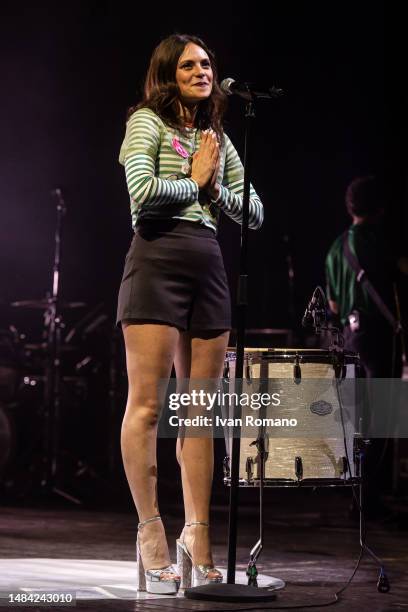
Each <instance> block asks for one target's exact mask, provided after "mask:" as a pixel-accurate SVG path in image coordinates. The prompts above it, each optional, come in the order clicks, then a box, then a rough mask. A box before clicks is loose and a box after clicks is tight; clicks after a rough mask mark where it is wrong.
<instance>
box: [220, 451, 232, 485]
mask: <svg viewBox="0 0 408 612" xmlns="http://www.w3.org/2000/svg"><path fill="white" fill-rule="evenodd" d="M222 471H223V474H224V481H225V480H226V479H228V478H230V477H231V470H230V458H229V456H228V455H226V456H225V457H224V459H223V460H222Z"/></svg>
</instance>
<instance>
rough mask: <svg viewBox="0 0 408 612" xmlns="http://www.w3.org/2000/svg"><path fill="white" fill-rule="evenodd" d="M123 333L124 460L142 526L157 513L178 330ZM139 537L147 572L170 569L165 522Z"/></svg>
mask: <svg viewBox="0 0 408 612" xmlns="http://www.w3.org/2000/svg"><path fill="white" fill-rule="evenodd" d="M123 334H124V339H125V346H126V365H127V373H128V381H129V393H128V401H127V406H126V412H125V416H124V419H123V424H122V435H121V446H122V457H123V463H124V467H125V472H126V476H127V479H128V482H129V487H130V490H131V492H132V496H133V500H134V502H135V506H136V509H137V513H138V515H139V521H141V522H142V521H144V520H146V519H148V518H151V517H153V516H156V515H158V514H159V509H158V503H157V459H156V436H157V422H158V413H159V409H160V405H161V401H162V399H163V398H162V397H159V392H158V383H159V381H160V380H161V379H168V378H169V376H170V373H171V367H172V364H173V360H174V354H175V351H176V346H177V343H178V339H179V331H178V330H177V329H176V328H175V327H170V326H168V325H158V324H129V325H126V324H124V325H123ZM139 537H140V543H141V549H142V557H143V563H144V566H145V568H146V569H156V568H157V569H158V568H163V567H166V566H168V565H170V556H169V550H168V546H167V542H166V537H165V533H164V528H163V525H162V523H161V521H155V522H152V523H148V524H147V525H145V526H144V527H143V529H142V530H141V531H140V533H139ZM144 544H146V545H144Z"/></svg>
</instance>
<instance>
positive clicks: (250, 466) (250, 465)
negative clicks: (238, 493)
mask: <svg viewBox="0 0 408 612" xmlns="http://www.w3.org/2000/svg"><path fill="white" fill-rule="evenodd" d="M253 466H254V460H253V459H252V457H247V460H246V463H245V472H246V476H247V481H248V482H251V481H252V479H253V477H254V470H253Z"/></svg>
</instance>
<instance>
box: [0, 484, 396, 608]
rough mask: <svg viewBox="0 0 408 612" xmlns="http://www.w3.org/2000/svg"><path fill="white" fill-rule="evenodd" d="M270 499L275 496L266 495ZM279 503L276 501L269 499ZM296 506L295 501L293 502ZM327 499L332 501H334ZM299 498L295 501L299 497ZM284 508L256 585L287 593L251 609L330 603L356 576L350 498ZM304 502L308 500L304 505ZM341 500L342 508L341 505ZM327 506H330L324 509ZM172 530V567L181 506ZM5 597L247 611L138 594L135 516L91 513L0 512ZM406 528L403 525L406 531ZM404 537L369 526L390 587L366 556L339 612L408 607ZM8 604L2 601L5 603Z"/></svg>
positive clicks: (248, 539)
mask: <svg viewBox="0 0 408 612" xmlns="http://www.w3.org/2000/svg"><path fill="white" fill-rule="evenodd" d="M269 497H271V494H269ZM272 497H273V494H272ZM288 499H289V501H290V496H289V497H288V496H287V498H286V501H288ZM327 500H329V502H328V501H327ZM292 501H293V500H292ZM294 501H295V502H296V503H294V504H289V505H288V506H285V504H281V503H279V505H275V507H271V504H270V501H269V502H268V507H267V510H266V524H265V531H266V534H265V535H266V539H265V548H264V551H263V553H262V555H261V558H260V560H259V563H258V571H259V584H260V586H267V585H268V584H269V583H270V577H275V578H280V579H282V580H284V581H285V582H286V587H285V588H284V589H283V590H281V591H278V592H277V599H276V601H275V602H271V603H267V604H263V605H259V604H252V605H249V606H245V609H246V610H248V609H249V608H250V609H251V610H265V609H275V608H276V609H282V608H283V607H285V608H287V607H290V606H301V607H297V609H303V606H304V605H310V604H312V603H314V604H318V607H316V608H314V609H317V610H319V609H323V607H322V605H323V604H324V603H326V602H329V601H330V600H332V599H333V595H334V593H335V591H337V590H339V589H340V588H341V586H342V585H343V584H344V583H345V582H346V581H347V579H348V578H349V577H350V575H351V573H352V570H353V568H354V565H355V562H356V559H357V557H358V552H359V543H358V528H357V524H356V522H355V521H353V520H352V519H350V518H349V517H348V516H347V504H346V503H345V501H344V500H340V503H338V501H339V500H337V501H336V499H335V498H333V499H332V500H331V501H330V494H328V493H325V495H324V500H323V502H324V503H322V504H317V505H316V504H312V505H311V504H309V503H307V504H306V505H305V504H303V505H302V506H299V503H298V502H297V501H296V499H294ZM306 501H307V500H306ZM334 502H336V503H335V504H334ZM322 508H324V509H322ZM164 518H165V524H166V527H167V533H168V538H169V544H170V547H171V553H172V559H173V560H175V539H176V537H177V536H178V533H179V531H180V530H181V527H182V521H181V518H180V515H179V512H178V509H176V508H174V509H172V508H171V507H169V509H168V510H167V512H166V514H165V516H164ZM227 519H228V514H227V511H226V508H224V507H218V508H215V509H214V511H213V514H212V534H213V542H214V556H215V560H216V563H217V565H218V566H219V567H220V568H221V569H222V570H226V567H227V559H226V546H227ZM256 520H257V512H256V505H255V504H254V505H253V506H252V508H249V507H244V508H242V509H241V510H240V522H239V534H240V535H239V540H238V548H237V582H240V583H243V584H244V583H246V577H245V569H246V563H247V559H248V553H249V550H250V548H251V547H252V546H253V545H254V544H255V542H256V540H257V524H256ZM0 525H1V527H0V530H1V531H0V534H1V537H0V593H1V594H2V596H3V597H4V594H6V593H8V592H9V591H18V592H20V593H43V592H52V593H61V592H67V591H74V592H75V593H76V597H77V600H76V607H75V608H71V609H75V610H80V611H85V610H93V611H101V612H103V611H105V610H107V611H108V610H109V611H112V612H121V611H124V612H125V611H139V610H140V611H142V610H146V611H149V610H150V611H155V610H157V611H158V610H165V611H167V610H168V611H171V610H201V611H207V610H240V609H243V608H244V606H243V604H221V603H218V604H217V603H210V602H198V601H192V600H187V599H186V598H184V596H183V593H182V592H180V593H179V595H178V596H177V597H169V596H150V595H146V594H145V593H138V592H137V591H136V589H135V586H134V584H135V573H136V564H135V559H134V549H135V540H136V518H135V517H134V516H132V514H130V513H123V514H122V513H112V512H110V513H105V512H91V511H84V510H81V509H52V510H51V509H47V510H44V509H29V508H21V507H20V508H12V507H3V508H0ZM405 529H406V528H405ZM406 536H407V532H406V531H399V530H398V528H397V523H396V521H395V520H389V519H388V520H385V521H383V522H382V523H380V522H369V523H368V543H369V545H370V546H371V548H372V549H373V550H374V552H375V553H376V554H377V555H379V556H381V557H382V559H383V562H384V564H385V566H386V568H387V573H388V577H389V579H390V582H391V591H390V592H389V593H388V594H381V593H378V591H377V589H376V582H377V578H378V573H379V572H378V568H377V566H376V565H375V563H374V562H373V561H372V560H371V559H370V558H369V557H367V556H366V555H365V556H364V558H363V561H362V563H361V566H360V569H359V571H358V573H357V574H356V576H355V578H354V580H353V583H352V584H351V586H350V587H349V588H348V589H347V591H346V592H345V593H344V595H343V597H342V599H341V601H340V603H338V604H337V605H336V606H335V608H336V610H347V611H350V610H359V611H365V610H369V611H370V612H376V611H387V610H389V611H392V610H407V609H408V579H407V578H408V574H407V568H408V542H407V537H406ZM3 602H4V600H3ZM0 608H1V609H9V610H11V609H14V610H19V611H20V610H25V609H27V610H28V609H31V610H33V609H34V610H46V609H47V610H53V611H54V610H55V611H57V610H68V609H70V608H68V607H60V606H58V605H56V604H51V606H48V607H45V606H43V607H41V606H40V607H34V608H33V607H30V608H28V607H27V608H26V607H23V606H22V605H21V604H20V605H18V604H14V605H12V606H9V607H7V608H6V607H5V606H4V603H3V605H1V604H0Z"/></svg>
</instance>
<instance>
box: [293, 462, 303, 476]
mask: <svg viewBox="0 0 408 612" xmlns="http://www.w3.org/2000/svg"><path fill="white" fill-rule="evenodd" d="M295 474H296V478H297V479H298V480H302V478H303V462H302V457H295Z"/></svg>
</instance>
